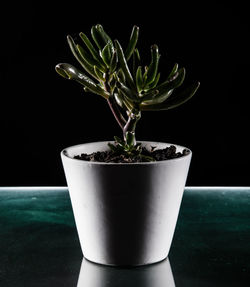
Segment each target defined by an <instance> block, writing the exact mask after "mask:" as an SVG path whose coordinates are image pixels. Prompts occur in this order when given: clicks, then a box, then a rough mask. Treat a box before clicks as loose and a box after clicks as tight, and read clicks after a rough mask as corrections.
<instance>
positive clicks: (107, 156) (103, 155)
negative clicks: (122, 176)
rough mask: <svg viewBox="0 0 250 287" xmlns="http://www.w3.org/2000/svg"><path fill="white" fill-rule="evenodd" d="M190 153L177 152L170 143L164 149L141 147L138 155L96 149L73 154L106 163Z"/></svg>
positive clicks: (169, 157)
mask: <svg viewBox="0 0 250 287" xmlns="http://www.w3.org/2000/svg"><path fill="white" fill-rule="evenodd" d="M189 153H190V150H188V149H183V151H182V152H177V151H176V147H175V146H174V145H171V146H169V147H166V148H164V149H155V147H151V150H150V151H149V150H147V149H146V148H144V147H143V148H142V153H141V154H140V155H135V156H132V157H131V156H129V155H126V154H117V153H116V152H114V151H112V150H109V151H102V152H100V151H98V152H94V153H91V154H86V153H82V154H81V155H76V156H74V158H75V159H81V160H85V161H95V162H106V163H137V162H149V161H162V160H168V159H173V158H178V157H182V156H185V155H187V154H189Z"/></svg>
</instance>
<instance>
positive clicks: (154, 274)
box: [77, 259, 175, 287]
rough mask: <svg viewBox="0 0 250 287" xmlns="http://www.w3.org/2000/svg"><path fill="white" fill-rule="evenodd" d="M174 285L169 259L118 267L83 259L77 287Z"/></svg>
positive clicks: (158, 286)
mask: <svg viewBox="0 0 250 287" xmlns="http://www.w3.org/2000/svg"><path fill="white" fill-rule="evenodd" d="M86 286H89V287H175V283H174V277H173V273H172V270H171V266H170V262H169V259H165V260H164V261H162V262H159V263H156V264H151V265H147V266H139V267H135V268H120V267H112V266H104V265H99V264H95V263H92V262H90V261H88V260H86V259H83V261H82V265H81V270H80V274H79V279H78V284H77V287H86Z"/></svg>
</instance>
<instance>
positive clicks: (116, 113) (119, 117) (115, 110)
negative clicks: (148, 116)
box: [103, 74, 126, 130]
mask: <svg viewBox="0 0 250 287" xmlns="http://www.w3.org/2000/svg"><path fill="white" fill-rule="evenodd" d="M107 81H108V74H106V75H105V81H104V82H103V85H104V89H105V91H106V92H108V93H110V90H111V89H110V86H109V85H108V83H107ZM110 94H111V93H110ZM107 101H108V104H109V107H110V109H111V111H112V113H113V115H114V117H115V119H116V121H117V123H118V124H119V126H120V127H121V129H122V130H123V128H124V125H125V124H126V120H125V119H124V117H123V115H122V113H121V111H120V110H119V107H118V106H117V103H116V102H115V100H114V96H113V95H112V94H111V96H110V97H109V98H108V99H107Z"/></svg>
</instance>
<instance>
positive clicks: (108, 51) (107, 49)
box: [101, 42, 112, 67]
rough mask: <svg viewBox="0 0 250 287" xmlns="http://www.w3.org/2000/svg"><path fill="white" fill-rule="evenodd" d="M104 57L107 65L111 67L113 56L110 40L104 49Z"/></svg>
mask: <svg viewBox="0 0 250 287" xmlns="http://www.w3.org/2000/svg"><path fill="white" fill-rule="evenodd" d="M101 55H102V59H103V61H104V63H105V64H106V66H107V67H109V64H110V61H111V57H112V44H111V42H108V43H107V44H106V45H105V47H104V48H103V49H102V54H101Z"/></svg>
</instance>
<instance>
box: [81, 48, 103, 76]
mask: <svg viewBox="0 0 250 287" xmlns="http://www.w3.org/2000/svg"><path fill="white" fill-rule="evenodd" d="M76 48H77V50H78V51H79V54H80V55H81V57H82V59H83V60H84V61H85V62H87V63H88V64H89V65H90V66H97V67H98V68H99V69H100V70H101V71H103V72H105V70H106V69H105V67H103V66H102V65H101V64H100V63H99V62H98V61H97V60H95V59H94V58H93V56H92V55H90V54H89V53H88V52H87V51H86V50H85V49H83V47H82V46H80V45H79V44H77V45H76Z"/></svg>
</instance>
